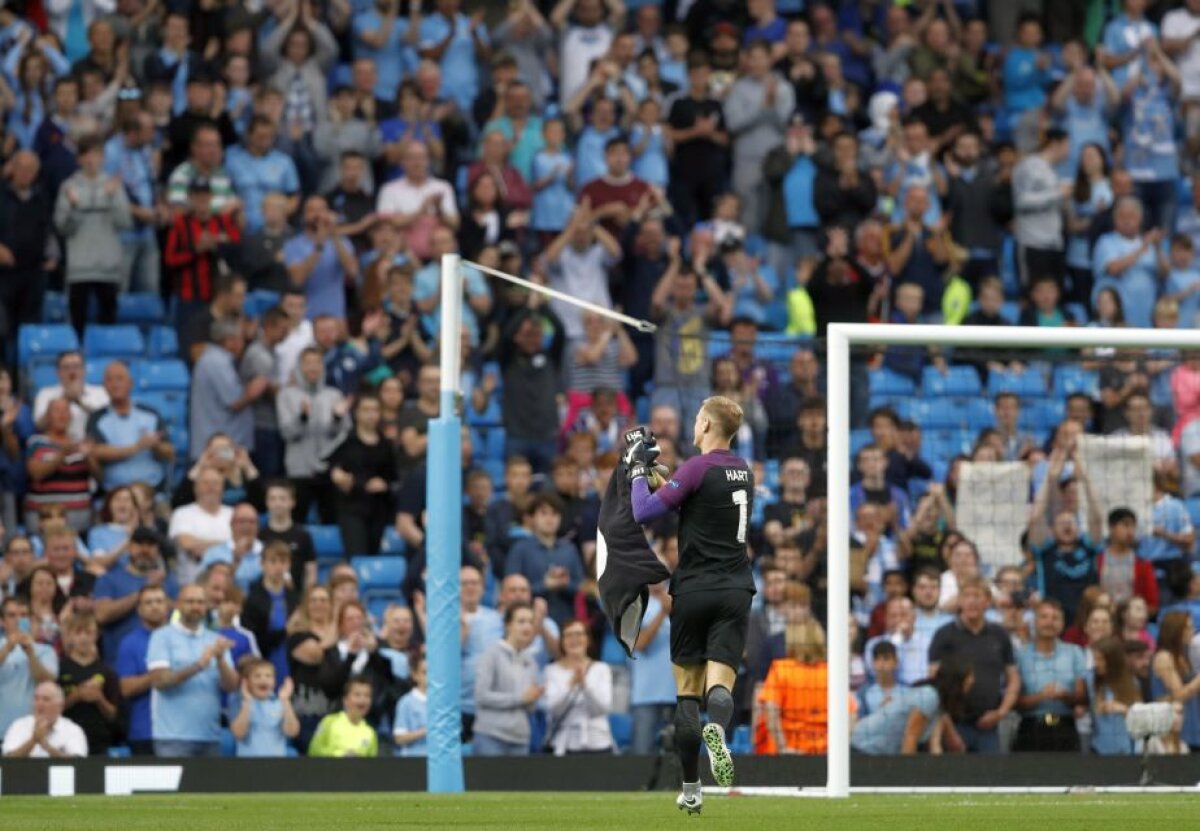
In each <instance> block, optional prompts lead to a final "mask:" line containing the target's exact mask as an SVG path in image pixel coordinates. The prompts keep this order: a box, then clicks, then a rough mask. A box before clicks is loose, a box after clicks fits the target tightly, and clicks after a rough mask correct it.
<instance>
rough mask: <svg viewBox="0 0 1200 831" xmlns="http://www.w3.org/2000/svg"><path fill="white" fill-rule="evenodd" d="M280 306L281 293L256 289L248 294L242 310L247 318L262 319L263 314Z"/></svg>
mask: <svg viewBox="0 0 1200 831" xmlns="http://www.w3.org/2000/svg"><path fill="white" fill-rule="evenodd" d="M278 305H279V292H277V291H267V290H266V289H255V290H254V291H250V292H247V293H246V301H245V302H244V303H243V304H242V310H243V311H244V312H245V313H246V316H247V317H250V318H254V319H257V318H260V317H262V316H263V312H265V311H266V310H267V309H273V308H275V307H276V306H278Z"/></svg>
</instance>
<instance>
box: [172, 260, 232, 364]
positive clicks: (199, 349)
mask: <svg viewBox="0 0 1200 831" xmlns="http://www.w3.org/2000/svg"><path fill="white" fill-rule="evenodd" d="M246 289H247V286H246V278H244V277H242V276H241V275H239V274H224V275H221V276H218V277H217V278H216V281H215V282H214V283H213V284H212V286H211V290H212V295H211V299H212V302H211V303H209V302H204V303H196V304H193V303H190V302H185V301H183V300H179V301H178V305H177V306H176V312H177V315H176V316H177V318H179V319H180V320H182V321H183V322H182V328H181V331H180V333H179V349H180V352H181V353H182V354H183V359H184V360H185V361H187V362H188V364H189V365H192V366H193V368H194V365H195V363H196V362H197V361H199V360H200V356H201V355H203V354H204V350H205V349H206V348H208V345H209V344H210V343H212V327H213V324H214V323H216V322H217V321H219V320H228V321H233V322H236V323H239V324H242V331H243V333H245V332H246V329H247V327H246V325H245V323H244V315H245V305H246Z"/></svg>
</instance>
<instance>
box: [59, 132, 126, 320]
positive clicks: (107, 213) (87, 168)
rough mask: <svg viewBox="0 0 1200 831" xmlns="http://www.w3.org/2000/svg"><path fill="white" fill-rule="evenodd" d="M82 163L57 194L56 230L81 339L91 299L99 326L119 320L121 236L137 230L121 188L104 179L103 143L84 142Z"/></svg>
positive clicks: (91, 139) (97, 140)
mask: <svg viewBox="0 0 1200 831" xmlns="http://www.w3.org/2000/svg"><path fill="white" fill-rule="evenodd" d="M78 159H79V170H78V171H76V172H75V173H74V174H73V175H72V176H71V177H70V178H69V179H67V181H65V182H63V185H62V188H61V189H60V190H59V192H58V201H57V202H56V203H55V205H54V227H55V228H57V229H58V232H59V233H60V234H62V236H63V238H64V239H65V240H66V245H67V268H66V284H67V294H68V302H69V304H70V310H71V325H72V326H74V327H75V331H76V332H77V333H78V334H79V337H80V338H81V339H82V338H83V329H84V326H85V325H86V324H87V312H88V300H89V299H90V297H91V296H92V295H95V296H96V300H97V301H98V304H99V307H100V309H99V310H100V323H115V322H116V320H117V290H118V288H119V286H120V284H121V275H122V263H123V262H124V260H123V256H124V252H123V249H122V247H121V237H120V232H121V231H124V230H127V229H129V228H132V227H133V218H132V216H131V214H130V213H129V199H128V197H126V195H125V188H124V187H122V186H121V182H120V181H119V180H118V179H116V178H114V177H112V176H105V175H104V172H103V167H104V144H103V142H102V141H101V140H100V138H99V137H97V136H85V137H84V138H81V139H80V140H79V152H78Z"/></svg>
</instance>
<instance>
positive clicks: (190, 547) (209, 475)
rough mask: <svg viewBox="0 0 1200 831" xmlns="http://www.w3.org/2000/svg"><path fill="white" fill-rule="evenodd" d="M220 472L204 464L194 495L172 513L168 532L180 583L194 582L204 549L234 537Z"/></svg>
mask: <svg viewBox="0 0 1200 831" xmlns="http://www.w3.org/2000/svg"><path fill="white" fill-rule="evenodd" d="M223 484H224V482H223V478H222V476H221V473H220V472H219V471H218V470H216V469H215V468H212V467H203V468H201V469H200V470H199V471H198V472H197V474H196V481H195V499H194V501H193V502H191V503H190V504H187V505H182V506H181V507H178V508H176V509H175V510H174V511H173V512H172V514H171V523H170V527H169V530H168V531H167V535H168V536H169V537H170V539H171V541H172V542H173V543H174V544H175V547H176V550H177V551H178V555H177V559H176V562H175V576H176V579H177V580H178V581H179V582H180V583H181V584H185V585H186V584H187V583H190V582H192V580H194V579H195V577H196V576H197V575H198V573H199V571H200V560H201V559H202V558H203V557H204V552H206V551H207V550H208V549H209V548H211V547H212V546H214V545H219V544H220V543H226V542H229V541H230V540H231V539H232V538H233V532H232V528H231V520H232V518H233V508H231V507H229V506H228V505H223V504H221V491H222V487H223Z"/></svg>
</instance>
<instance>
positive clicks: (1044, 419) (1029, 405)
mask: <svg viewBox="0 0 1200 831" xmlns="http://www.w3.org/2000/svg"><path fill="white" fill-rule="evenodd" d="M1066 412H1067V402H1066V401H1065V400H1064V399H1061V398H1047V399H1044V400H1035V401H1028V402H1023V406H1022V407H1021V413H1020V415H1018V416H1017V426H1018V427H1020V428H1021V429H1022V430H1053V429H1054V428H1055V427H1057V426H1058V424H1059V423H1060V422H1061V421H1062V420H1063V418H1065V417H1066Z"/></svg>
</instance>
